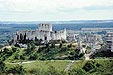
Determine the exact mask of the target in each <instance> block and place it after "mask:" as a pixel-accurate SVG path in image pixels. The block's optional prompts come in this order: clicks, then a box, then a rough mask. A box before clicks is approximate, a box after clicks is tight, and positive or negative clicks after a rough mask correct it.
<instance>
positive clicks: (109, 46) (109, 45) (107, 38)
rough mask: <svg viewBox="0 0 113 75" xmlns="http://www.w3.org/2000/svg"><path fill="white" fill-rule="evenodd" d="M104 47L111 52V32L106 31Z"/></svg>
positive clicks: (112, 41) (112, 33)
mask: <svg viewBox="0 0 113 75" xmlns="http://www.w3.org/2000/svg"><path fill="white" fill-rule="evenodd" d="M105 41H106V49H107V50H111V52H113V32H107V33H106V36H105Z"/></svg>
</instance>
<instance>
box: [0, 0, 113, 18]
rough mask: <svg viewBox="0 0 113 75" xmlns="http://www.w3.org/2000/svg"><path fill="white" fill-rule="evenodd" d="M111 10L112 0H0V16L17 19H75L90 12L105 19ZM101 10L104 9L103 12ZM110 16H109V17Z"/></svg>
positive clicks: (112, 8)
mask: <svg viewBox="0 0 113 75" xmlns="http://www.w3.org/2000/svg"><path fill="white" fill-rule="evenodd" d="M112 10H113V0H0V15H4V16H1V17H2V18H4V17H5V15H6V16H7V17H8V18H9V19H13V18H12V16H14V17H15V19H18V20H19V19H20V18H23V19H25V20H27V19H29V20H31V19H34V18H35V20H38V19H39V18H41V19H43V20H45V19H48V20H52V19H53V18H54V17H56V18H54V20H56V19H60V18H61V19H71V18H72V19H75V18H74V17H73V16H76V17H80V18H81V19H82V18H86V19H90V17H89V16H91V15H92V14H93V16H105V15H104V14H106V16H105V17H103V18H104V19H106V18H108V17H107V15H109V14H111V13H113V11H112ZM102 11H104V12H103V14H102V13H101V12H102ZM108 11H109V12H108ZM93 12H95V13H93ZM106 12H108V13H106ZM83 13H84V14H83ZM100 14H102V15H100ZM23 15H25V17H23ZM65 15H66V16H65ZM71 15H72V16H71ZM80 15H82V16H80ZM84 15H87V16H84ZM63 17H64V18H63ZM112 17H113V16H109V18H112ZM95 18H96V17H94V19H95ZM98 18H100V17H98ZM100 19H102V18H100ZM0 20H1V19H0Z"/></svg>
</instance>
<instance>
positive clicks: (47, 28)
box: [14, 24, 66, 42]
mask: <svg viewBox="0 0 113 75" xmlns="http://www.w3.org/2000/svg"><path fill="white" fill-rule="evenodd" d="M25 36H26V37H25ZM36 38H37V39H39V40H40V39H42V40H43V41H47V42H48V41H50V40H66V29H64V30H60V31H52V25H51V24H39V27H38V29H36V30H23V31H18V32H17V33H16V36H15V38H14V40H16V41H17V40H24V39H26V40H28V39H29V40H35V39H36Z"/></svg>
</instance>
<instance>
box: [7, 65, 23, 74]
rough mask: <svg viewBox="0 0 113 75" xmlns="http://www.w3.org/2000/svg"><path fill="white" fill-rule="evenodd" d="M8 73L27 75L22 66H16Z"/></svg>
mask: <svg viewBox="0 0 113 75" xmlns="http://www.w3.org/2000/svg"><path fill="white" fill-rule="evenodd" d="M8 73H13V74H15V75H16V74H19V75H25V69H24V68H23V66H21V65H17V66H14V67H13V68H10V69H9V70H8Z"/></svg>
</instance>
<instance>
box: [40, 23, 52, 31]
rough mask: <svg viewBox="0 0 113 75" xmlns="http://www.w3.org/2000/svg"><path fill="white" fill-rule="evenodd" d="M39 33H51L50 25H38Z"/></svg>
mask: <svg viewBox="0 0 113 75" xmlns="http://www.w3.org/2000/svg"><path fill="white" fill-rule="evenodd" d="M38 29H39V31H41V30H43V31H52V25H51V24H43V23H42V24H39V28H38Z"/></svg>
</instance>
